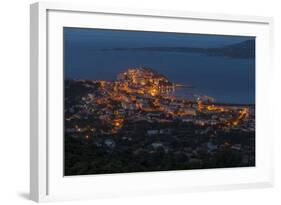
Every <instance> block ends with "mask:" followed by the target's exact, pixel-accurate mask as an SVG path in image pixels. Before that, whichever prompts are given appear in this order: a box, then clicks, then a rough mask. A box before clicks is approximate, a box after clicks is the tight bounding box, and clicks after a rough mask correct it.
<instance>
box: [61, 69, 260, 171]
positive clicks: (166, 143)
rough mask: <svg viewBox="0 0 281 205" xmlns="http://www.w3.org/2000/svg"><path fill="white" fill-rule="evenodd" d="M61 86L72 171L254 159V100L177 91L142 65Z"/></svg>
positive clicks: (234, 162)
mask: <svg viewBox="0 0 281 205" xmlns="http://www.w3.org/2000/svg"><path fill="white" fill-rule="evenodd" d="M64 86H65V105H64V128H65V150H66V153H65V159H66V160H65V167H66V169H65V170H66V171H67V173H66V174H67V175H75V174H100V173H123V172H136V171H167V170H184V169H201V168H220V167H243V166H245V167H246V166H255V105H239V104H227V103H222V102H216V100H215V99H214V98H212V97H210V96H206V95H203V96H196V97H192V98H186V97H181V96H178V95H175V93H176V91H177V90H178V89H181V88H184V86H185V85H182V84H179V83H176V82H171V81H170V80H169V79H168V78H167V77H166V76H164V75H162V74H160V73H158V72H157V71H155V70H153V69H151V68H145V67H138V68H129V69H127V70H125V71H124V72H121V73H119V74H118V75H117V76H116V79H115V80H112V81H105V80H73V79H71V80H65V85H64ZM69 147H71V149H70V148H69ZM73 148H75V149H73ZM76 162H77V163H76Z"/></svg>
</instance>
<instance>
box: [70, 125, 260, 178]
mask: <svg viewBox="0 0 281 205" xmlns="http://www.w3.org/2000/svg"><path fill="white" fill-rule="evenodd" d="M132 126H134V128H135V132H134V133H131V134H130V135H123V134H122V133H120V134H118V135H114V136H110V137H109V136H100V137H97V138H95V139H83V140H81V139H75V138H72V137H68V136H66V139H65V175H67V176H68V175H85V174H106V173H127V172H146V171H168V170H188V169H206V168H229V167H248V166H255V149H254V147H255V135H254V133H245V132H241V131H231V132H228V133H224V132H219V133H217V134H216V136H214V135H212V134H211V133H209V134H200V135H198V134H197V135H196V134H195V131H196V130H204V128H202V127H200V128H199V127H196V126H193V125H189V126H186V125H185V126H183V125H181V123H174V125H172V126H173V127H174V128H175V130H174V133H173V135H158V136H153V137H151V136H147V135H146V133H145V132H144V130H145V127H146V126H147V125H146V123H139V124H138V125H137V127H136V125H132ZM155 126H157V125H155ZM155 126H154V127H155ZM210 135H212V137H210ZM124 136H126V137H124ZM214 138H215V139H214ZM105 140H107V141H109V142H114V145H110V144H109V145H106V144H105V143H104V141H105ZM210 140H211V141H212V142H214V143H216V144H219V145H220V146H219V147H218V148H217V149H214V148H216V147H214V148H210V147H208V144H207V143H208V142H209V141H210ZM237 143H239V144H242V145H243V149H242V150H237V149H235V147H233V146H231V145H233V144H237Z"/></svg>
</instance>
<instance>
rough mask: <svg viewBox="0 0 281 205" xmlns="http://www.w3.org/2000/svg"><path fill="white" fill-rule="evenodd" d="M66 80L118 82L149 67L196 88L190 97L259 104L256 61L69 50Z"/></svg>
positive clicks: (188, 91) (173, 80) (66, 54)
mask: <svg viewBox="0 0 281 205" xmlns="http://www.w3.org/2000/svg"><path fill="white" fill-rule="evenodd" d="M65 59H66V61H65V75H66V78H75V79H95V80H100V79H104V80H114V79H115V78H116V75H117V74H118V73H119V72H120V71H124V70H126V69H127V68H129V67H137V66H147V67H151V68H153V69H155V70H157V71H158V72H160V73H162V74H164V75H166V76H167V77H168V79H170V80H171V81H172V82H176V83H182V84H185V85H188V86H190V87H192V88H189V89H184V90H181V92H183V93H186V94H187V95H189V94H201V95H202V94H205V95H209V96H212V97H214V98H215V99H216V101H219V102H229V103H254V102H255V61H254V59H234V58H227V57H213V56H207V55H203V54H202V55H201V54H194V53H178V52H151V51H150V52H148V51H145V52H143V51H102V50H94V49H91V48H88V49H85V48H83V49H77V48H73V47H71V48H68V49H65Z"/></svg>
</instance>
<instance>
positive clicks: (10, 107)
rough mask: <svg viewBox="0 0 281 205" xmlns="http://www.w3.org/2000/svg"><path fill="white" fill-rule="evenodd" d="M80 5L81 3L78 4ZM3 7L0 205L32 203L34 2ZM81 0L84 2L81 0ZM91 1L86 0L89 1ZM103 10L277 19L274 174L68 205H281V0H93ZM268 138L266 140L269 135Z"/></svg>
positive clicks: (20, 0)
mask: <svg viewBox="0 0 281 205" xmlns="http://www.w3.org/2000/svg"><path fill="white" fill-rule="evenodd" d="M77 1H78V0H77ZM33 2H35V1H30V0H2V1H1V6H0V25H1V27H0V56H1V57H0V71H1V74H0V99H1V100H0V137H1V138H0V139H1V141H0V204H7V205H9V204H31V203H32V202H31V201H29V200H28V192H29V4H30V3H33ZM79 2H81V3H82V2H84V1H83V0H79ZM85 2H86V1H85ZM91 2H92V3H94V2H96V4H97V5H100V6H107V5H108V6H110V7H114V6H118V7H129V8H130V7H132V8H150V9H163V10H187V11H200V12H202V11H203V12H204V11H205V12H217V13H230V14H246V15H262V16H273V17H274V20H275V31H274V35H275V43H274V44H275V48H274V51H275V74H274V76H275V79H273V80H275V85H276V86H275V90H274V91H273V93H274V94H275V95H276V101H275V102H274V106H275V108H274V110H275V121H274V122H273V123H272V124H273V125H274V126H273V129H275V156H276V157H275V162H276V163H275V168H276V169H275V173H276V177H275V178H276V185H275V187H274V188H268V189H252V190H235V191H220V192H205V193H187V194H177V195H165V196H163V195H162V196H145V197H134V198H118V199H108V200H95V201H83V202H81V201H80V202H77V201H76V202H75V201H74V202H67V204H68V203H69V204H78V203H79V204H81V203H82V204H92V203H96V204H104V205H105V204H122V205H127V204H128V205H129V204H130V205H131V204H192V205H193V204H216V205H219V204H228V205H232V204H235V205H237V204H280V203H281V196H280V194H281V178H280V176H281V174H280V173H281V166H280V164H281V161H280V158H281V157H280V156H281V152H280V150H281V147H280V145H281V143H280V142H281V140H280V138H281V134H280V131H279V130H278V128H279V127H280V126H281V117H280V116H281V110H280V100H281V99H280V96H281V91H280V89H281V85H280V82H281V63H280V57H281V56H280V53H281V40H280V38H281V9H280V8H281V6H279V5H278V3H279V1H278V0H232V1H227V0H205V1H203V0H194V1H191V0H103V1H98V0H92V1H91ZM265 137H266V136H265Z"/></svg>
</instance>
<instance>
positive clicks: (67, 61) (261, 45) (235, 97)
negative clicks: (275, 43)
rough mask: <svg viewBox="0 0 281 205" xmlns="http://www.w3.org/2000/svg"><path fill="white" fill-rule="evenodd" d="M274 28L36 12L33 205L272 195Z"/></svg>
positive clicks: (41, 8)
mask: <svg viewBox="0 0 281 205" xmlns="http://www.w3.org/2000/svg"><path fill="white" fill-rule="evenodd" d="M272 22H273V21H272V19H271V18H269V17H251V16H236V15H221V14H202V13H192V12H183V11H155V10H138V9H137V10H134V9H121V8H119V9H116V8H96V7H95V6H94V5H80V4H78V5H75V4H62V3H36V4H33V5H31V140H30V142H31V155H30V159H31V173H30V174H31V183H30V189H31V191H30V192H31V193H30V196H31V199H32V200H35V201H51V200H68V199H81V198H97V197H112V196H129V195H138V194H148V193H174V192H187V191H202V190H212V189H215V190H217V189H231V188H251V187H267V186H272V183H273V174H272V173H273V163H272V144H273V136H272V133H271V125H270V119H271V117H272V113H271V112H269V111H268V109H267V108H268V107H269V106H270V100H272V99H271V98H270V97H271V96H270V95H269V94H268V93H269V92H268V91H269V90H270V86H271V84H270V79H271V76H272V67H271V62H272V59H271V56H272V53H271V52H272V31H271V30H272Z"/></svg>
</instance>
